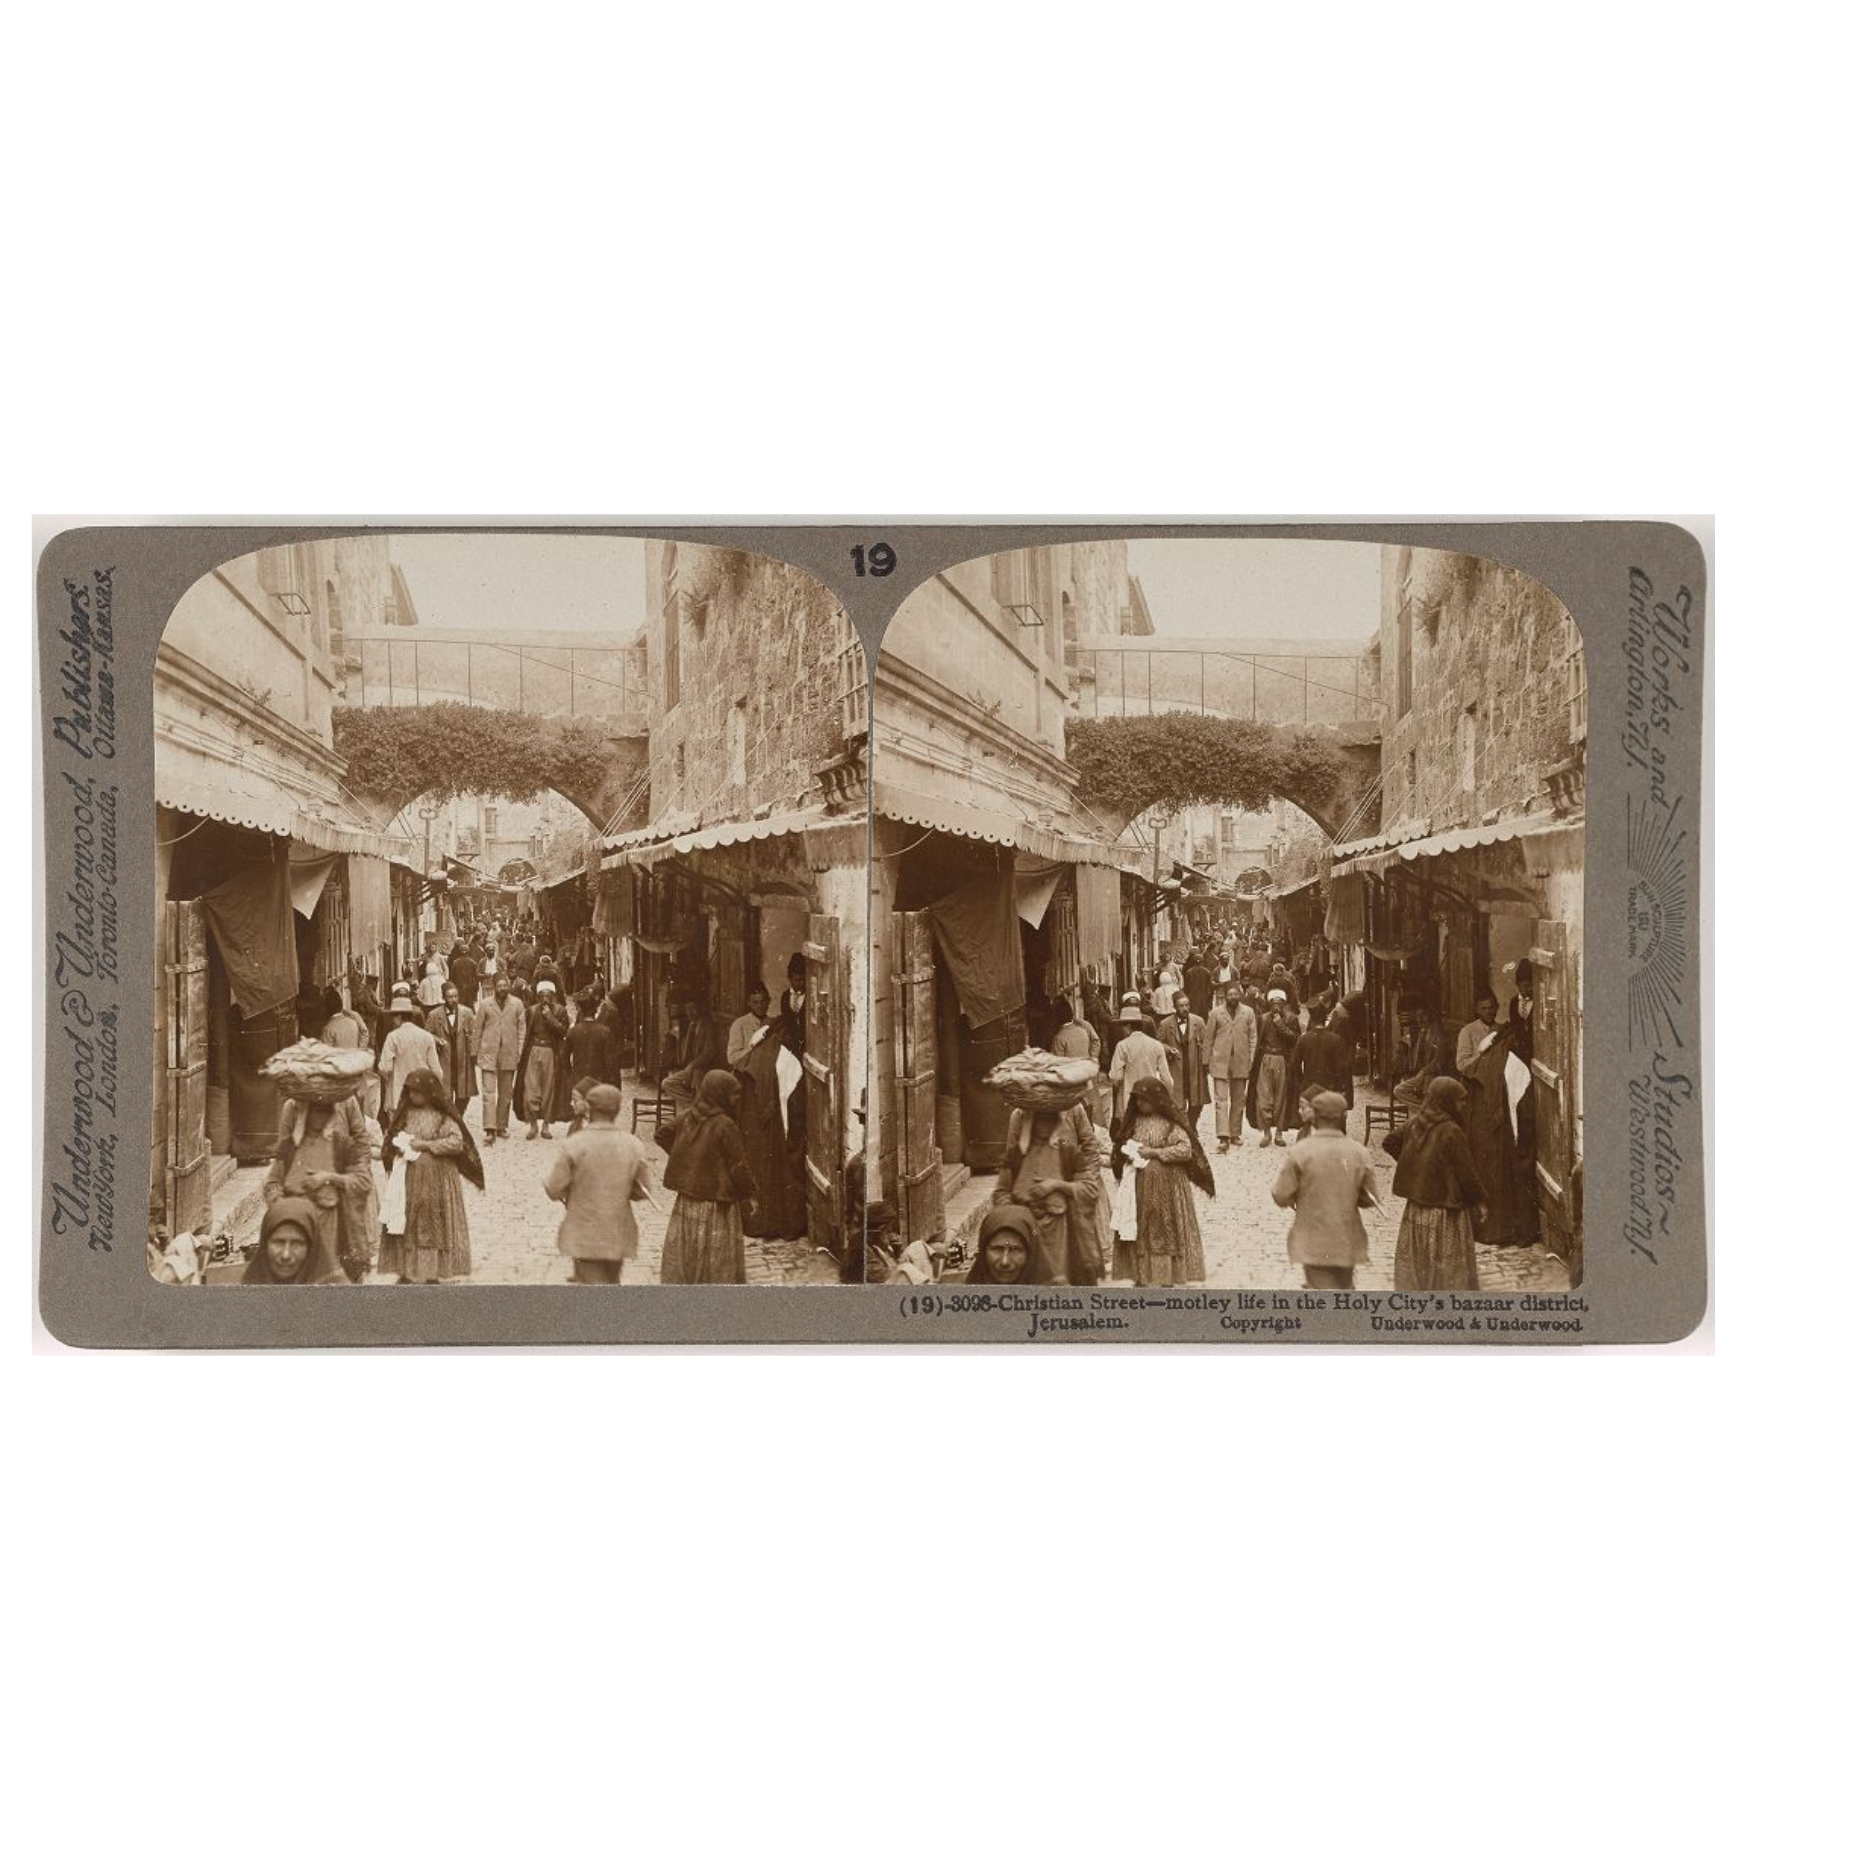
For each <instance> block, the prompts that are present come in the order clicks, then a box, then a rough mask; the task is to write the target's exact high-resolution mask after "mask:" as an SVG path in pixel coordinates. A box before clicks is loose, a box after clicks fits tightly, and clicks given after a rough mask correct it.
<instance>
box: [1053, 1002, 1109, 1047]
mask: <svg viewBox="0 0 1868 1868" xmlns="http://www.w3.org/2000/svg"><path fill="white" fill-rule="evenodd" d="M1101 1045H1102V1039H1101V1037H1100V1035H1099V1034H1098V1032H1097V1030H1096V1027H1095V1026H1094V1025H1092V1024H1091V1023H1090V1022H1089V1021H1088V1020H1087V1019H1082V1018H1079V1017H1078V1016H1077V1014H1076V1009H1075V1008H1074V1007H1073V1006H1072V1005H1071V1003H1070V1000H1069V999H1068V998H1067V997H1066V996H1065V995H1064V994H1062V993H1059V994H1058V996H1057V997H1056V998H1055V999H1054V1000H1052V1002H1051V1053H1052V1055H1053V1056H1056V1057H1092V1058H1093V1057H1095V1056H1096V1054H1097V1052H1098V1051H1099V1050H1100V1048H1101Z"/></svg>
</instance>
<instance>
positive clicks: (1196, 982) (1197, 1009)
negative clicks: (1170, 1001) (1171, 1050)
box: [1180, 947, 1213, 1018]
mask: <svg viewBox="0 0 1868 1868" xmlns="http://www.w3.org/2000/svg"><path fill="white" fill-rule="evenodd" d="M1180 983H1181V987H1182V989H1183V990H1184V991H1185V992H1186V994H1187V1000H1188V1003H1189V1004H1190V1005H1191V1006H1192V1007H1193V1010H1194V1014H1195V1016H1196V1017H1199V1018H1209V1017H1211V1016H1212V1012H1213V966H1212V962H1211V961H1210V960H1208V958H1207V956H1206V949H1205V948H1204V947H1196V948H1195V949H1194V950H1193V952H1192V953H1190V954H1189V955H1188V956H1187V965H1186V967H1185V969H1184V970H1183V971H1182V973H1181V976H1180Z"/></svg>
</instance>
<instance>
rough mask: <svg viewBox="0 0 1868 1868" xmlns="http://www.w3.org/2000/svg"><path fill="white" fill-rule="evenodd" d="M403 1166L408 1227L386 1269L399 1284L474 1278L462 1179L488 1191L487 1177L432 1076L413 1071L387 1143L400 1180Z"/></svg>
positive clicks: (395, 1236)
mask: <svg viewBox="0 0 1868 1868" xmlns="http://www.w3.org/2000/svg"><path fill="white" fill-rule="evenodd" d="M398 1160H403V1161H405V1162H406V1166H405V1167H404V1169H403V1173H404V1176H405V1186H404V1191H403V1224H402V1230H401V1231H400V1232H399V1233H387V1232H386V1233H385V1234H384V1236H383V1253H382V1258H381V1260H380V1268H381V1269H382V1270H384V1271H387V1272H392V1273H394V1275H395V1279H396V1282H397V1283H398V1284H440V1283H442V1282H443V1281H444V1280H445V1279H448V1278H464V1277H466V1276H467V1275H468V1274H469V1273H470V1272H471V1271H472V1270H473V1252H472V1246H471V1242H470V1240H469V1237H468V1232H467V1202H466V1201H465V1200H464V1199H463V1198H462V1197H461V1179H462V1177H463V1176H465V1177H466V1178H467V1179H468V1180H470V1181H472V1182H473V1184H474V1185H475V1186H476V1187H478V1188H481V1189H483V1190H484V1188H485V1187H486V1170H485V1169H484V1168H482V1167H481V1165H480V1150H479V1149H478V1148H477V1147H476V1146H475V1145H474V1138H473V1136H472V1135H471V1134H470V1133H469V1132H468V1129H467V1125H466V1123H464V1122H463V1121H462V1120H461V1119H460V1116H459V1114H458V1113H457V1112H456V1110H455V1108H454V1105H453V1103H451V1102H450V1101H449V1100H448V1093H447V1090H446V1088H445V1086H444V1085H443V1084H442V1081H441V1079H440V1078H439V1077H438V1076H436V1075H435V1073H434V1072H433V1071H432V1070H411V1071H410V1072H409V1074H408V1078H407V1080H406V1081H405V1082H404V1084H403V1086H402V1101H401V1102H400V1103H398V1104H397V1105H396V1113H395V1114H394V1115H393V1116H392V1117H391V1118H390V1122H389V1127H388V1130H387V1132H386V1133H385V1134H384V1137H383V1165H384V1167H386V1168H388V1169H390V1171H391V1172H392V1173H393V1172H394V1170H395V1164H396V1162H397V1161H398Z"/></svg>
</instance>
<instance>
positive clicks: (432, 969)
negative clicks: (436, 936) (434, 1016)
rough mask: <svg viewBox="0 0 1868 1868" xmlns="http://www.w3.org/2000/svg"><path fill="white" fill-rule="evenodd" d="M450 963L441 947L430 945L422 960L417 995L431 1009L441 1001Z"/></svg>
mask: <svg viewBox="0 0 1868 1868" xmlns="http://www.w3.org/2000/svg"><path fill="white" fill-rule="evenodd" d="M447 977H448V963H447V962H446V961H445V960H443V959H442V957H441V949H440V948H439V947H430V948H429V950H428V952H427V955H426V956H425V957H424V959H423V961H422V976H421V980H420V982H419V984H418V986H417V988H416V993H415V996H416V998H418V999H419V1000H420V1001H421V1003H422V1005H423V1006H424V1007H425V1008H426V1009H427V1010H429V1011H433V1009H434V1008H435V1007H436V1006H437V1005H439V1004H440V1003H441V988H442V987H443V986H444V985H445V984H446V983H447Z"/></svg>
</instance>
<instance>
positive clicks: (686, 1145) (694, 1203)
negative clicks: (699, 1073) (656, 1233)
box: [655, 1070, 759, 1284]
mask: <svg viewBox="0 0 1868 1868" xmlns="http://www.w3.org/2000/svg"><path fill="white" fill-rule="evenodd" d="M739 1097H740V1085H739V1079H738V1078H737V1077H736V1076H734V1074H733V1073H732V1071H730V1070H710V1071H708V1072H707V1073H706V1074H705V1075H704V1076H703V1077H702V1078H701V1081H700V1094H699V1095H698V1096H697V1097H696V1098H695V1099H694V1105H693V1107H692V1108H691V1109H689V1110H688V1111H687V1112H686V1113H685V1114H684V1115H682V1116H681V1117H680V1119H679V1120H678V1121H675V1122H673V1123H664V1124H663V1125H662V1126H661V1127H660V1128H659V1129H657V1130H656V1131H655V1142H656V1145H657V1146H658V1147H660V1148H665V1149H667V1151H668V1165H667V1166H666V1167H665V1168H664V1169H663V1170H662V1185H663V1186H665V1187H666V1188H667V1189H668V1190H669V1192H671V1193H672V1194H673V1195H674V1196H675V1206H674V1212H673V1213H672V1214H671V1215H670V1216H669V1220H668V1232H667V1236H666V1238H664V1240H663V1241H662V1282H663V1283H664V1284H744V1283H745V1282H746V1229H745V1224H744V1221H743V1219H742V1217H741V1213H740V1205H741V1203H742V1202H743V1201H746V1200H750V1199H752V1198H753V1196H754V1195H755V1194H756V1193H757V1192H758V1190H759V1183H758V1181H757V1180H756V1179H755V1178H754V1176H753V1171H752V1166H751V1164H750V1163H749V1162H748V1161H747V1159H746V1144H745V1142H744V1141H743V1140H742V1138H741V1136H740V1132H739V1124H738V1123H737V1122H736V1121H735V1120H734V1117H735V1115H736V1114H737V1113H738V1110H739Z"/></svg>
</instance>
